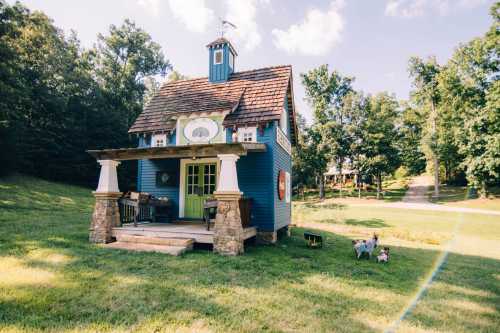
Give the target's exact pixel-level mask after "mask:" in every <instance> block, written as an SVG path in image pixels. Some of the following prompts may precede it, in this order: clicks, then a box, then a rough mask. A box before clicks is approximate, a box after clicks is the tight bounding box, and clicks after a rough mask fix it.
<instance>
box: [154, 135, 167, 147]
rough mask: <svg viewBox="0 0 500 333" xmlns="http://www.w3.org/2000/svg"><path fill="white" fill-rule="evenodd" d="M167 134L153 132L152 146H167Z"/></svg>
mask: <svg viewBox="0 0 500 333" xmlns="http://www.w3.org/2000/svg"><path fill="white" fill-rule="evenodd" d="M166 146H167V135H166V134H153V136H152V138H151V147H166Z"/></svg>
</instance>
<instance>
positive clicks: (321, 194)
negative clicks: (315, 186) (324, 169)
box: [319, 175, 325, 200]
mask: <svg viewBox="0 0 500 333" xmlns="http://www.w3.org/2000/svg"><path fill="white" fill-rule="evenodd" d="M319 198H320V199H321V200H323V199H324V198H325V177H324V176H323V175H320V176H319Z"/></svg>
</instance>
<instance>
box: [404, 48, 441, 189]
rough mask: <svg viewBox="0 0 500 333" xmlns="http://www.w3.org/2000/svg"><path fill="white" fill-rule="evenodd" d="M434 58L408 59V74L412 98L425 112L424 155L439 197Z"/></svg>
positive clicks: (436, 94)
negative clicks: (426, 121) (432, 174)
mask: <svg viewBox="0 0 500 333" xmlns="http://www.w3.org/2000/svg"><path fill="white" fill-rule="evenodd" d="M440 70H441V69H440V66H439V65H438V63H437V61H436V59H435V58H434V57H430V58H429V59H428V60H427V61H425V60H422V59H420V58H418V57H413V58H411V59H410V65H409V72H410V76H411V77H412V78H413V86H414V87H415V90H414V91H413V97H414V99H415V100H416V102H417V103H418V105H419V106H420V107H422V108H423V110H425V111H426V118H427V119H428V123H427V124H426V126H425V127H424V135H423V144H424V148H425V150H424V151H425V152H426V155H427V156H428V157H429V159H430V160H431V161H432V169H433V173H434V195H435V196H438V195H439V152H438V143H437V136H438V134H437V127H438V104H439V101H440V95H439V90H438V88H437V85H438V80H437V76H438V74H439V72H440Z"/></svg>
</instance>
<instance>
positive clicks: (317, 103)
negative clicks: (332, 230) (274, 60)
mask: <svg viewBox="0 0 500 333" xmlns="http://www.w3.org/2000/svg"><path fill="white" fill-rule="evenodd" d="M301 78H302V84H303V85H304V88H305V90H306V100H307V101H308V102H309V104H310V105H311V107H312V108H313V111H314V112H313V113H314V124H313V126H312V127H311V129H310V133H309V138H310V140H311V143H315V144H314V147H315V148H316V154H317V156H318V158H319V159H320V160H321V161H323V160H326V161H332V160H334V161H336V163H337V164H338V166H339V170H341V169H342V164H343V162H344V160H345V158H346V156H347V155H348V153H347V151H348V142H347V141H346V140H345V128H344V125H345V122H346V121H347V120H346V118H345V117H346V116H345V114H344V113H343V108H342V106H343V100H344V97H345V96H346V95H347V94H348V93H349V92H351V91H352V82H353V80H354V79H353V78H351V77H344V76H342V75H341V74H340V73H338V72H337V71H333V72H331V73H330V72H329V70H328V65H322V66H319V67H318V68H315V69H312V70H310V71H309V72H307V73H305V74H301ZM327 165H328V162H327V163H320V164H319V165H318V168H319V169H317V170H316V172H317V178H318V180H319V187H320V198H321V199H323V198H324V193H325V192H324V173H325V171H326V168H327Z"/></svg>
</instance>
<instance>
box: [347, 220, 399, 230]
mask: <svg viewBox="0 0 500 333" xmlns="http://www.w3.org/2000/svg"><path fill="white" fill-rule="evenodd" d="M344 223H345V224H349V225H356V226H362V227H367V228H383V227H388V226H389V225H388V224H387V223H385V222H384V220H381V219H365V220H359V219H346V220H345V222H344Z"/></svg>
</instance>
